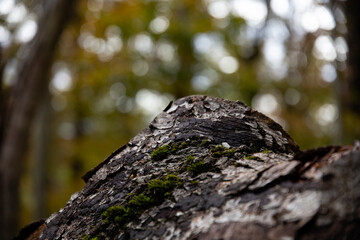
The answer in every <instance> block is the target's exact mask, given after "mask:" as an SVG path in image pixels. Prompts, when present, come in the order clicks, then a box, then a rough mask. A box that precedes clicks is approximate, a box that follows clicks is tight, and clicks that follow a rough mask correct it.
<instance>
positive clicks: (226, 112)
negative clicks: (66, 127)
mask: <svg viewBox="0 0 360 240" xmlns="http://www.w3.org/2000/svg"><path fill="white" fill-rule="evenodd" d="M359 169H360V145H359V144H357V145H355V146H346V147H324V148H319V149H315V150H310V151H307V152H301V151H299V149H298V146H297V144H296V143H295V142H294V141H293V140H292V139H291V137H290V136H289V135H288V134H287V133H286V132H285V131H284V130H283V129H282V128H281V126H280V125H278V124H277V123H275V122H274V121H272V120H271V119H269V118H267V117H266V116H264V115H262V114H261V113H259V112H256V111H254V110H252V109H251V108H249V107H247V106H246V105H245V104H243V103H241V102H239V101H237V102H231V101H227V100H223V99H219V98H212V97H206V96H190V97H186V98H182V99H179V100H177V101H175V102H174V103H170V104H169V105H168V107H166V108H165V109H164V111H163V112H162V113H160V114H159V115H158V116H157V117H156V118H155V119H154V121H152V122H151V123H150V126H149V128H147V129H144V130H143V131H142V132H140V133H139V134H138V135H137V136H135V137H134V138H133V139H131V140H130V141H129V142H128V143H127V144H126V145H124V146H122V147H121V148H119V149H118V150H117V151H115V152H114V153H113V154H112V155H110V156H109V157H108V158H107V159H106V160H105V161H104V162H102V163H101V164H99V165H98V166H97V167H95V168H94V169H92V170H91V171H89V172H88V173H87V174H86V175H84V177H83V179H84V180H85V182H86V185H85V187H84V188H83V189H82V190H81V191H80V192H78V193H74V194H73V195H72V196H71V198H70V200H69V201H68V203H67V204H66V206H65V207H64V208H62V209H61V211H59V212H57V213H54V214H53V215H52V216H50V217H49V218H48V219H47V220H46V221H45V222H38V223H34V224H33V225H30V226H29V227H28V228H26V229H24V230H23V231H22V232H21V234H20V235H19V237H18V239H98V240H100V239H204V240H205V239H206V240H207V239H253V240H257V239H274V240H275V239H295V238H296V239H358V237H359V236H360V235H359V234H360V228H359V226H360V207H359V206H360V204H359V202H360V177H359V176H360V173H359ZM30 237H32V238H30Z"/></svg>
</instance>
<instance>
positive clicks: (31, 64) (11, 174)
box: [0, 0, 74, 239]
mask: <svg viewBox="0 0 360 240" xmlns="http://www.w3.org/2000/svg"><path fill="white" fill-rule="evenodd" d="M73 4H74V1H73V0H52V1H50V0H44V1H43V11H42V14H41V16H40V18H39V21H38V31H37V34H36V35H35V37H34V39H33V40H32V41H31V42H30V43H29V45H28V46H27V47H26V54H25V56H24V58H23V60H22V62H21V63H20V66H19V69H18V72H17V77H16V81H15V86H14V87H13V90H12V93H11V96H10V101H9V106H8V108H7V118H6V129H5V132H4V137H3V141H2V145H1V153H0V154H1V155H0V156H1V157H0V159H1V165H0V166H1V188H0V190H1V193H2V194H1V202H0V204H1V211H0V212H1V222H0V226H1V227H2V229H1V231H0V232H1V236H0V238H1V239H9V238H11V237H12V236H14V234H15V233H16V231H17V228H18V218H19V182H20V177H21V172H22V166H23V161H24V156H25V153H26V146H27V141H28V136H29V126H30V125H31V122H32V119H33V116H34V113H35V110H36V108H37V104H38V103H39V100H40V98H41V96H43V94H44V92H45V91H48V90H47V88H48V73H49V69H50V67H51V62H52V58H53V55H54V51H55V47H56V44H57V42H58V40H59V37H60V34H61V32H62V31H63V29H64V26H65V22H66V20H68V18H69V14H70V12H71V9H72V6H73Z"/></svg>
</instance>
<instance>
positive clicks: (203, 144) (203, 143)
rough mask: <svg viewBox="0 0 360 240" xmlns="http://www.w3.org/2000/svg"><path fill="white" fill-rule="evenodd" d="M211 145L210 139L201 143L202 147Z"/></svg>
mask: <svg viewBox="0 0 360 240" xmlns="http://www.w3.org/2000/svg"><path fill="white" fill-rule="evenodd" d="M209 145H210V140H209V139H205V140H204V141H202V142H201V144H200V146H203V147H207V146H209Z"/></svg>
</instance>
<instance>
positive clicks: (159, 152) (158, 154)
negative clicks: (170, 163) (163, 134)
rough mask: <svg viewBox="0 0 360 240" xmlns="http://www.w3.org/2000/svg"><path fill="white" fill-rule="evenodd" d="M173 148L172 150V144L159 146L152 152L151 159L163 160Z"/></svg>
mask: <svg viewBox="0 0 360 240" xmlns="http://www.w3.org/2000/svg"><path fill="white" fill-rule="evenodd" d="M171 150H172V147H171V146H170V145H165V146H162V147H159V148H157V149H155V150H154V151H153V152H152V153H151V154H150V156H151V160H153V161H160V160H163V159H164V158H166V157H167V156H168V155H169V154H170V151H171Z"/></svg>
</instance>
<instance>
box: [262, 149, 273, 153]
mask: <svg viewBox="0 0 360 240" xmlns="http://www.w3.org/2000/svg"><path fill="white" fill-rule="evenodd" d="M270 152H272V151H271V150H264V151H262V153H270Z"/></svg>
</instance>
